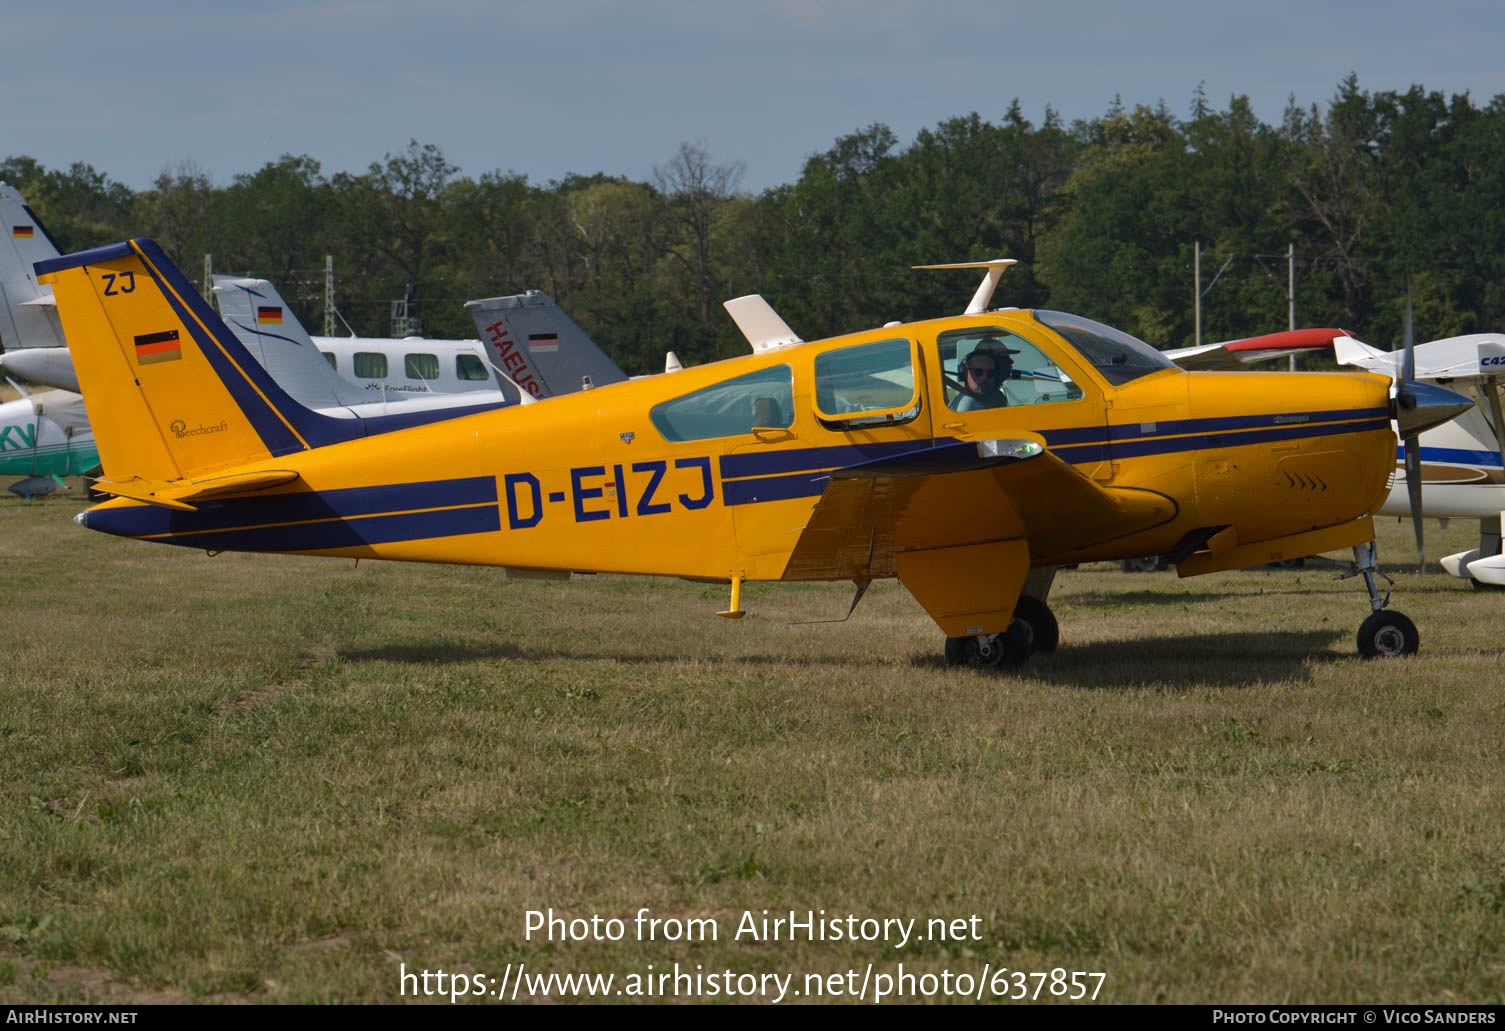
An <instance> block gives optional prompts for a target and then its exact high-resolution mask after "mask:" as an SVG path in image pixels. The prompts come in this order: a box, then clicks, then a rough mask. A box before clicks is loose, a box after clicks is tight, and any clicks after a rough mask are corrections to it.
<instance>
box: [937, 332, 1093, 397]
mask: <svg viewBox="0 0 1505 1031" xmlns="http://www.w3.org/2000/svg"><path fill="white" fill-rule="evenodd" d="M939 343H940V353H941V380H942V383H943V385H944V387H945V394H946V407H947V408H950V409H951V410H952V411H957V412H971V411H976V410H977V409H979V408H1003V407H1005V406H1007V405H1037V404H1049V403H1051V402H1055V401H1075V400H1078V399H1079V398H1080V397H1081V396H1082V389H1081V388H1080V387H1078V386H1077V385H1076V384H1075V383H1073V382H1072V381H1071V377H1070V376H1068V375H1066V373H1065V371H1064V370H1063V369H1061V368H1060V366H1058V365H1056V363H1055V362H1053V361H1051V360H1050V357H1049V356H1048V355H1047V354H1045V352H1043V351H1041V350H1040V349H1039V348H1038V347H1036V346H1035V345H1034V344H1032V343H1030V342H1029V341H1028V340H1026V339H1024V338H1023V337H1021V336H1019V335H1018V334H1016V333H1010V332H1008V331H1007V330H1005V329H1000V328H997V327H988V326H981V327H978V328H976V329H954V330H952V331H951V332H949V333H942V334H941V336H940V341H939Z"/></svg>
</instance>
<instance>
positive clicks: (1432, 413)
mask: <svg viewBox="0 0 1505 1031" xmlns="http://www.w3.org/2000/svg"><path fill="white" fill-rule="evenodd" d="M1473 406H1474V403H1473V402H1472V401H1470V400H1469V399H1468V398H1466V397H1464V396H1463V395H1462V394H1455V393H1453V391H1451V390H1448V389H1447V388H1446V387H1439V386H1437V385H1436V384H1435V383H1423V382H1421V381H1420V380H1414V379H1413V380H1404V381H1402V382H1401V383H1399V384H1397V389H1396V391H1395V397H1394V398H1393V399H1392V400H1391V402H1390V417H1391V418H1393V419H1394V420H1395V424H1396V426H1397V427H1398V428H1399V429H1400V435H1401V436H1402V437H1414V436H1415V435H1416V434H1418V433H1422V432H1425V431H1426V430H1429V429H1431V428H1432V427H1433V426H1441V425H1442V424H1443V423H1445V422H1447V421H1448V420H1449V419H1451V418H1453V417H1454V416H1455V415H1459V414H1461V413H1463V412H1466V411H1468V410H1469V409H1470V408H1472V407H1473Z"/></svg>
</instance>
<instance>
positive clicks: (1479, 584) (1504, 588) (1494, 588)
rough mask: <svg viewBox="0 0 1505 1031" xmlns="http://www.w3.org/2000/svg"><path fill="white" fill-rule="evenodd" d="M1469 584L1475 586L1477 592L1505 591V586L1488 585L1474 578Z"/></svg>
mask: <svg viewBox="0 0 1505 1031" xmlns="http://www.w3.org/2000/svg"><path fill="white" fill-rule="evenodd" d="M1468 582H1469V583H1471V584H1473V585H1474V590H1476V591H1505V584H1487V583H1485V582H1484V581H1483V580H1479V579H1476V578H1475V577H1472V576H1471V577H1469V578H1468Z"/></svg>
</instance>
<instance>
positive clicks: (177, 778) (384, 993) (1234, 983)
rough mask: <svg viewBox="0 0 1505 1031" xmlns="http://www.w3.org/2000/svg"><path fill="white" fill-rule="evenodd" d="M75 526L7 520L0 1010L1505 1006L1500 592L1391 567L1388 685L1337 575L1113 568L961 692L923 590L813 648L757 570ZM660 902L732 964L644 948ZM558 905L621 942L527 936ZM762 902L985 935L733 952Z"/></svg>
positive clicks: (1360, 601)
mask: <svg viewBox="0 0 1505 1031" xmlns="http://www.w3.org/2000/svg"><path fill="white" fill-rule="evenodd" d="M82 507H84V506H83V501H82V500H81V499H80V498H78V497H76V496H75V497H71V498H70V497H57V496H54V497H52V498H47V499H43V500H40V501H33V502H29V503H27V502H21V501H19V500H15V499H11V498H9V497H6V498H5V499H4V500H3V501H0V558H3V561H0V569H3V575H4V594H5V604H4V607H3V612H4V627H5V633H4V641H5V645H6V648H5V651H4V669H3V671H0V685H3V686H0V704H3V706H4V708H3V715H0V807H3V808H0V1003H4V1002H46V1001H72V1002H78V1001H118V1002H152V1001H226V1002H241V1001H251V1002H311V1001H343V1002H391V1001H398V1000H399V999H400V998H402V996H400V995H399V991H400V986H399V977H398V973H399V969H400V967H399V964H402V967H401V969H405V970H407V971H409V972H413V971H415V970H422V969H428V970H430V971H437V970H439V969H443V970H445V971H446V972H457V971H458V972H463V973H466V974H477V975H485V976H489V977H498V978H500V977H501V976H502V974H503V971H504V970H505V969H507V967H508V964H514V965H515V964H517V963H525V964H526V965H527V969H528V970H529V971H530V972H538V973H546V972H558V973H576V972H580V973H584V972H596V973H612V974H615V975H616V976H617V977H618V978H622V977H626V976H628V975H630V974H633V973H639V974H641V973H643V972H646V971H647V968H648V965H649V964H653V968H654V971H655V972H662V971H663V970H665V968H666V967H667V968H672V967H673V964H674V963H676V962H678V963H679V964H680V965H681V969H688V968H693V967H694V966H695V965H697V964H698V965H700V966H701V967H702V968H703V970H704V971H720V970H724V969H728V968H729V969H731V970H732V971H733V972H734V973H738V974H742V973H751V974H762V973H770V972H772V973H778V974H781V975H783V974H794V975H795V979H794V981H793V982H792V984H793V987H794V988H795V989H796V990H799V989H800V988H802V987H803V975H805V974H807V973H809V974H822V975H830V974H836V973H845V972H846V971H848V970H849V969H855V970H857V971H858V977H859V978H860V977H861V972H862V971H864V970H865V969H866V968H867V965H868V964H869V963H871V964H873V969H874V971H876V972H880V973H885V972H886V973H893V972H895V971H896V969H897V966H898V964H899V963H900V962H902V963H904V964H905V969H906V970H907V971H910V972H927V971H928V972H933V973H938V972H940V971H942V970H949V971H950V972H951V973H952V974H953V975H954V974H957V973H966V974H969V975H972V976H973V977H976V976H978V975H980V974H981V973H982V972H983V969H984V967H985V966H986V967H988V968H989V969H991V970H994V971H996V970H997V969H998V968H999V967H1004V968H1007V969H1008V970H1009V971H1010V972H1012V971H1016V970H1018V971H1035V970H1051V969H1054V968H1064V969H1065V970H1066V971H1068V972H1069V971H1073V970H1083V971H1101V972H1103V973H1104V974H1105V975H1106V976H1105V978H1104V979H1103V982H1102V987H1101V990H1100V992H1099V993H1098V998H1099V1000H1100V1001H1109V1002H1150V1001H1166V1002H1176V1003H1205V1002H1212V1001H1228V1002H1256V1001H1259V1002H1290V1001H1305V1002H1343V1001H1355V1000H1364V1001H1386V1002H1421V1001H1437V1002H1459V1001H1483V1002H1495V1003H1499V1002H1501V1001H1505V789H1502V753H1505V686H1502V683H1501V681H1502V677H1501V670H1502V660H1501V654H1502V649H1501V645H1500V640H1501V637H1500V627H1501V624H1502V618H1501V617H1502V614H1505V595H1496V594H1478V593H1475V592H1474V591H1472V590H1470V589H1469V587H1468V586H1467V585H1466V584H1463V583H1461V582H1460V581H1457V580H1454V579H1451V578H1449V577H1447V576H1445V575H1443V574H1440V573H1436V574H1432V575H1429V576H1426V577H1418V576H1416V575H1414V574H1404V573H1396V574H1395V575H1396V576H1397V579H1398V581H1399V585H1398V587H1397V593H1396V603H1395V607H1396V608H1398V609H1400V610H1401V611H1404V612H1406V613H1407V614H1408V615H1410V616H1411V617H1412V618H1413V619H1415V621H1416V623H1417V624H1418V626H1419V627H1420V628H1421V633H1422V653H1421V655H1420V656H1419V657H1418V658H1416V659H1413V660H1409V661H1398V662H1388V663H1366V662H1363V661H1361V660H1359V659H1358V658H1357V657H1356V656H1355V648H1354V633H1355V630H1356V628H1357V626H1358V623H1359V621H1360V620H1361V619H1362V618H1363V617H1364V615H1366V614H1367V611H1368V607H1367V603H1366V601H1365V597H1364V594H1363V591H1362V588H1361V587H1359V586H1358V585H1357V581H1354V580H1348V581H1343V582H1338V581H1336V580H1335V579H1334V569H1333V568H1332V567H1330V566H1328V567H1322V568H1314V567H1313V566H1311V565H1309V566H1308V568H1306V569H1304V570H1301V571H1296V572H1291V571H1274V570H1258V571H1249V572H1241V573H1229V574H1215V575H1211V576H1207V577H1203V578H1198V579H1190V580H1179V579H1177V578H1175V577H1174V576H1173V575H1165V574H1125V573H1122V572H1120V571H1118V570H1117V568H1116V567H1109V566H1106V565H1102V566H1095V567H1090V568H1084V569H1082V570H1079V571H1075V572H1067V573H1063V574H1062V575H1061V576H1060V577H1059V578H1058V579H1057V582H1056V587H1055V592H1054V594H1053V595H1052V598H1051V601H1052V604H1053V606H1054V607H1055V609H1056V611H1057V613H1058V615H1059V617H1060V621H1061V628H1062V648H1061V651H1060V652H1059V653H1058V654H1057V655H1056V656H1054V657H1053V658H1048V659H1045V660H1043V661H1039V662H1036V663H1034V664H1033V665H1032V666H1031V667H1030V668H1029V669H1027V671H1025V672H1024V673H1021V674H1015V675H1004V676H990V675H986V674H981V673H976V672H972V671H968V670H954V669H948V668H946V667H944V666H943V665H942V663H941V661H940V658H939V655H940V645H941V639H940V636H939V633H938V631H937V630H936V629H935V628H934V626H933V625H932V624H931V623H930V621H929V619H928V618H927V617H926V616H925V615H924V613H923V612H922V611H921V610H920V608H919V607H918V605H916V604H915V603H914V602H913V601H912V600H911V599H910V598H909V596H908V595H907V594H906V593H905V592H904V591H903V589H902V588H900V587H899V586H898V585H897V584H894V583H883V584H879V585H876V586H875V587H874V589H873V590H872V591H871V592H869V597H868V598H867V599H866V600H865V601H864V602H863V604H862V606H861V607H860V608H859V609H858V610H857V613H856V615H854V616H853V618H852V619H851V620H850V621H848V622H847V623H844V624H828V625H792V622H793V621H798V620H812V619H830V618H836V617H839V616H840V615H841V614H842V613H843V612H845V610H846V605H847V602H848V600H849V591H850V589H849V588H844V587H842V586H835V585H833V586H820V587H791V586H780V585H751V586H750V587H749V588H748V589H747V591H746V592H745V595H744V607H746V608H748V609H749V610H750V613H751V614H750V615H749V616H748V617H747V618H746V619H744V620H741V621H740V622H735V623H734V622H727V621H723V620H719V619H717V618H715V616H714V615H713V614H712V613H713V612H714V611H715V610H716V609H718V608H722V607H724V605H725V602H726V591H725V588H721V587H711V586H705V585H698V584H690V583H684V582H679V581H659V580H647V579H631V578H624V577H576V578H575V579H573V580H572V581H570V582H568V583H561V582H522V581H508V580H505V579H504V578H503V577H502V576H501V575H500V573H499V572H497V571H494V570H485V569H468V568H450V567H437V566H419V565H397V564H382V563H370V562H362V563H360V564H358V565H356V564H354V563H352V562H348V561H335V560H329V559H298V558H285V557H258V556H249V555H235V554H224V555H220V556H218V557H214V558H209V557H206V556H205V555H203V554H202V553H198V552H191V551H187V550H183V549H178V548H170V547H159V546H152V545H146V544H138V543H133V542H128V541H122V540H118V539H115V538H110V537H106V536H103V535H100V534H93V533H89V532H87V531H85V530H82V529H80V528H78V527H77V526H75V525H74V524H73V523H72V521H71V516H72V515H73V514H74V513H75V512H76V511H78V510H79V509H80V508H82ZM1382 532H1383V535H1382V538H1381V546H1382V551H1381V556H1382V559H1385V560H1386V562H1387V564H1394V565H1396V566H1402V565H1404V564H1405V559H1406V557H1407V556H1408V555H1409V554H1410V546H1409V544H1408V542H1407V535H1408V533H1409V530H1408V528H1407V527H1401V526H1397V525H1396V524H1395V523H1394V522H1393V521H1387V522H1386V524H1385V525H1384V526H1383V527H1382ZM1471 532H1475V531H1471V528H1470V527H1469V525H1468V524H1466V523H1463V522H1458V523H1455V524H1454V525H1453V526H1452V528H1451V529H1450V530H1449V531H1447V532H1445V533H1444V532H1440V531H1437V530H1436V528H1435V524H1434V526H1433V531H1432V535H1431V542H1430V552H1431V554H1433V555H1434V556H1436V555H1443V554H1447V553H1448V552H1449V551H1455V550H1461V549H1462V548H1465V547H1468V546H1470V545H1471V543H1472V540H1471V537H1470V534H1471ZM642 907H647V908H648V909H649V910H651V915H652V916H655V917H658V918H661V919H664V918H678V919H689V918H698V919H709V920H714V921H716V925H717V927H718V929H719V938H718V940H717V941H714V942H711V941H696V942H683V941H681V942H664V941H661V940H659V941H646V942H643V941H637V940H635V934H634V931H633V924H632V923H631V918H632V917H633V916H634V914H636V913H637V912H638V910H639V909H640V908H642ZM550 908H552V909H553V910H554V912H555V914H556V915H558V916H565V917H571V918H575V917H578V918H584V919H589V918H590V917H591V916H592V915H599V916H600V917H602V918H603V919H604V918H608V917H617V918H622V919H624V920H626V921H628V923H627V933H626V937H625V938H624V940H622V941H618V942H611V941H604V942H596V941H582V942H573V941H572V942H559V941H555V942H553V943H549V942H545V941H543V940H541V939H540V938H539V936H538V935H537V934H535V935H534V937H533V939H532V940H531V941H530V940H527V939H526V938H525V935H524V921H525V913H526V912H527V911H529V910H546V909H550ZM765 909H766V910H768V911H769V913H770V916H776V915H787V913H788V911H790V910H795V911H797V912H799V913H800V914H803V913H804V912H805V911H807V910H814V911H817V912H818V911H820V910H825V911H826V916H827V918H830V917H835V916H841V917H844V916H845V915H847V914H854V915H856V916H857V917H859V918H864V917H873V918H880V919H881V918H885V917H893V918H918V920H919V925H918V927H919V928H924V927H925V926H926V924H927V921H929V920H930V919H932V918H945V919H947V920H952V919H958V918H970V917H971V916H973V915H976V916H977V917H978V920H977V923H976V928H977V932H978V933H977V939H976V940H972V939H970V938H969V939H968V940H963V941H948V942H941V941H936V940H927V941H911V942H910V943H909V944H908V945H906V946H904V947H902V948H895V947H894V945H893V944H892V943H887V944H886V943H884V942H882V941H878V942H850V941H840V942H832V941H814V942H810V941H795V942H788V941H781V942H777V943H769V942H761V941H749V940H747V939H745V938H744V939H743V940H741V941H734V940H731V939H732V935H733V932H734V931H735V930H736V928H737V924H738V922H739V919H740V917H741V915H742V913H743V912H744V911H749V910H750V911H752V912H753V914H754V915H755V916H761V913H762V911H763V910H765ZM702 926H704V925H702ZM1030 983H1031V984H1033V982H1030ZM1045 996H1046V997H1049V993H1048V989H1047V991H1046V993H1045ZM524 997H526V992H524V993H523V994H522V995H520V996H519V1001H521V1000H522V999H523V998H524ZM869 997H870V996H869ZM807 998H808V996H805V995H802V996H801V997H800V999H801V1000H804V999H807ZM446 1001H447V997H446ZM614 1001H624V1000H614Z"/></svg>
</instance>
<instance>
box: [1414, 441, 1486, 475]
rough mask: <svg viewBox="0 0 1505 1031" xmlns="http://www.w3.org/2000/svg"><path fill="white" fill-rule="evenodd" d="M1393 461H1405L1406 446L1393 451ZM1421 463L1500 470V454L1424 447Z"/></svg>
mask: <svg viewBox="0 0 1505 1031" xmlns="http://www.w3.org/2000/svg"><path fill="white" fill-rule="evenodd" d="M1395 460H1396V461H1397V462H1404V461H1405V460H1406V445H1404V444H1402V445H1400V446H1399V447H1397V448H1396V449H1395ZM1421 460H1422V461H1423V462H1445V463H1448V464H1452V465H1484V466H1490V467H1492V468H1495V469H1498V468H1500V464H1501V463H1500V453H1499V452H1498V451H1473V450H1469V449H1465V448H1457V447H1426V446H1423V447H1422V449H1421Z"/></svg>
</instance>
